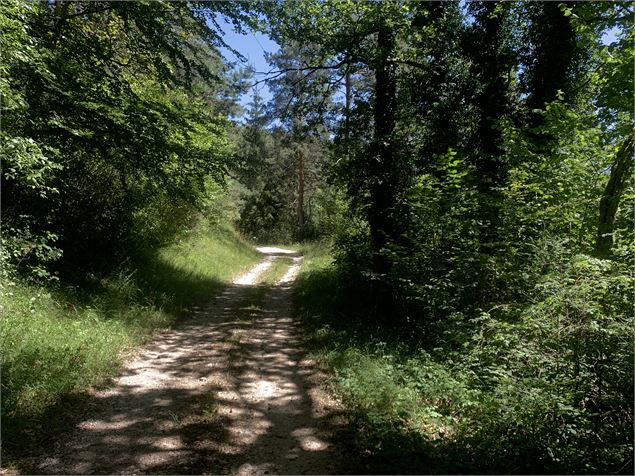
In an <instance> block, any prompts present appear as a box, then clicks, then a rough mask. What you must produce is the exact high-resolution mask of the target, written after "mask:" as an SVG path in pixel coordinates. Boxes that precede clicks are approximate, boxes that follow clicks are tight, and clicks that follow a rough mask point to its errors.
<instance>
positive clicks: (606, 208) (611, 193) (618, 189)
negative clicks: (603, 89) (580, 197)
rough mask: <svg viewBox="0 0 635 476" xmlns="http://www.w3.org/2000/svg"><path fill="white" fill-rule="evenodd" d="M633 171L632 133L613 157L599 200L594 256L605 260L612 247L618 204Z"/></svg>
mask: <svg viewBox="0 0 635 476" xmlns="http://www.w3.org/2000/svg"><path fill="white" fill-rule="evenodd" d="M632 170H633V132H631V134H630V135H629V137H627V138H626V140H625V141H624V142H623V143H622V146H621V147H620V148H619V150H618V152H617V155H616V156H615V162H614V163H613V165H612V166H611V174H610V176H609V181H608V183H607V184H606V187H605V189H604V193H603V194H602V198H601V199H600V217H599V220H598V230H597V238H596V242H595V254H596V256H598V257H600V258H607V257H609V256H610V254H611V248H612V247H613V241H614V239H613V233H614V227H615V216H616V214H617V208H618V206H619V203H620V197H621V196H622V193H623V192H624V189H625V188H626V185H627V181H628V180H629V178H631V172H632Z"/></svg>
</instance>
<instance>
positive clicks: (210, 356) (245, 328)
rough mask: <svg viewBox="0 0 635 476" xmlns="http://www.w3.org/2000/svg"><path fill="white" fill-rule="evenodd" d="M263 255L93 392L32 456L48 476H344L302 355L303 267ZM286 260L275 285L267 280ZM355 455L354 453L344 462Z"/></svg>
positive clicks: (334, 423)
mask: <svg viewBox="0 0 635 476" xmlns="http://www.w3.org/2000/svg"><path fill="white" fill-rule="evenodd" d="M259 251H261V252H262V253H263V254H264V255H265V256H264V259H263V261H262V262H261V263H260V264H258V265H257V266H256V267H254V268H253V269H252V270H251V271H249V272H248V273H246V274H245V275H243V276H240V277H239V278H238V279H236V280H235V281H234V283H233V284H231V285H229V286H227V288H226V289H225V290H224V292H223V293H222V294H221V295H219V296H218V297H216V298H215V299H214V301H213V302H212V303H210V304H209V305H208V306H206V307H204V308H197V309H195V311H194V312H193V313H192V314H191V316H190V317H189V318H188V319H186V320H184V321H182V322H181V324H180V325H178V326H176V327H175V328H174V329H172V330H170V331H169V332H165V333H163V334H160V335H158V336H157V337H156V338H155V339H153V341H151V342H150V343H149V344H148V345H147V346H145V347H144V348H143V349H142V350H141V351H140V352H139V354H138V355H137V356H136V357H135V358H134V359H133V360H132V361H130V362H129V363H128V364H127V365H126V366H125V369H124V371H123V373H122V374H121V375H120V376H119V377H118V378H117V379H116V380H115V382H114V385H113V386H111V387H110V388H108V389H106V390H99V391H97V390H96V391H94V395H93V397H94V402H93V403H92V404H91V406H92V410H91V413H90V416H89V418H87V419H85V420H84V421H82V422H81V423H80V424H78V425H77V426H76V428H75V430H74V431H73V433H72V434H71V435H67V436H66V437H62V438H60V441H58V442H57V443H56V449H55V451H54V452H53V453H52V454H48V455H46V456H45V457H44V456H43V457H40V458H34V459H33V460H32V461H31V462H30V463H31V464H29V466H30V469H29V471H30V472H34V473H39V474H42V473H45V474H91V473H102V474H104V473H106V474H117V473H126V474H139V473H154V474H156V473H169V474H201V473H211V474H219V473H223V474H228V473H229V474H238V475H243V474H245V475H246V474H266V473H273V474H306V473H319V474H333V473H341V472H345V469H344V465H343V463H344V461H345V456H344V450H343V449H342V448H341V445H340V444H337V445H336V444H334V441H335V439H339V440H342V439H343V437H342V435H341V434H340V432H342V431H345V427H346V425H345V420H344V418H343V416H342V414H341V409H340V408H339V407H338V404H337V403H336V402H335V401H334V400H333V399H332V398H330V397H329V395H328V394H327V392H325V390H324V388H323V387H322V385H323V381H324V376H323V375H321V374H320V371H319V370H318V369H317V367H316V364H315V362H313V361H311V360H310V359H308V358H307V357H306V356H305V352H304V350H303V341H302V335H301V332H300V330H299V328H298V324H297V323H296V322H295V320H294V319H293V317H292V315H291V284H292V282H293V280H294V279H295V276H296V274H297V272H298V270H299V267H300V262H301V260H302V257H301V256H299V255H298V254H296V253H294V252H291V251H289V250H283V249H277V248H259ZM281 256H291V257H292V259H293V263H292V264H291V265H290V267H289V268H288V270H287V271H286V274H284V276H283V277H282V278H281V279H280V280H279V281H278V282H277V283H276V284H275V285H273V286H269V287H267V286H262V285H258V284H257V283H258V278H259V276H261V275H262V273H263V272H264V271H265V270H266V269H267V268H268V267H270V266H271V265H272V263H273V262H274V261H275V260H276V259H278V258H279V257H281ZM347 457H348V455H347Z"/></svg>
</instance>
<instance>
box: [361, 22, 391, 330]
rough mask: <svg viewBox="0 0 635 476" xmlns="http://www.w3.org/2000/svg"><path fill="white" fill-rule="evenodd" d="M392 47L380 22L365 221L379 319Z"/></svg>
mask: <svg viewBox="0 0 635 476" xmlns="http://www.w3.org/2000/svg"><path fill="white" fill-rule="evenodd" d="M394 48H395V34H394V32H393V31H392V30H391V28H390V27H388V26H387V25H385V24H382V25H380V28H379V33H378V38H377V61H376V65H375V104H374V122H375V137H374V144H373V145H374V150H373V154H372V155H371V157H370V159H371V163H370V166H369V170H370V172H371V174H370V175H371V177H370V181H371V183H370V208H369V215H368V222H369V227H370V236H371V242H372V248H373V263H372V265H373V271H374V273H376V274H377V275H379V276H378V277H379V280H378V281H376V284H375V292H374V295H375V299H376V306H375V312H376V313H377V314H378V315H379V317H380V318H382V319H389V318H390V317H391V315H392V313H393V302H392V301H393V297H392V287H391V286H390V284H389V277H390V272H391V268H392V261H391V260H390V259H389V257H388V255H387V254H386V247H387V245H388V244H389V243H390V242H391V241H392V240H393V239H394V238H395V237H396V235H397V232H396V231H397V226H396V224H397V223H396V220H395V218H396V217H395V205H396V190H397V188H398V184H396V183H395V181H396V179H398V177H397V175H396V164H395V150H394V149H395V147H394V131H395V122H396V116H395V108H396V78H395V66H394V64H393V63H392V62H391V60H390V57H391V54H392V52H393V51H394Z"/></svg>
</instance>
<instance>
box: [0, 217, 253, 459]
mask: <svg viewBox="0 0 635 476" xmlns="http://www.w3.org/2000/svg"><path fill="white" fill-rule="evenodd" d="M259 259H260V256H259V254H258V253H257V252H255V251H254V250H253V248H252V247H251V246H250V245H249V244H248V243H246V242H245V241H243V240H242V239H241V238H240V237H239V236H238V235H237V234H236V233H235V232H234V231H233V230H230V229H228V228H216V229H212V230H210V229H207V228H205V227H201V228H199V229H197V230H194V231H192V232H190V233H188V234H187V235H185V236H184V237H183V238H182V239H181V240H180V241H179V242H178V243H174V244H173V245H171V246H168V247H165V248H163V249H161V250H159V251H158V252H157V253H155V254H153V255H151V256H146V257H144V258H143V259H141V260H139V262H138V263H137V265H136V267H135V268H134V269H131V266H130V264H129V265H128V267H126V268H121V269H120V270H119V272H117V273H115V274H114V275H112V276H109V277H107V278H103V279H100V280H93V282H92V283H87V285H86V286H83V287H82V288H79V287H72V288H71V287H67V286H64V285H62V284H57V285H50V286H43V285H34V284H26V283H24V282H20V281H18V280H13V281H10V280H5V282H3V283H2V287H1V288H0V306H1V307H0V310H1V316H2V327H1V329H0V346H1V348H2V357H1V359H2V360H1V363H2V416H3V419H2V430H3V433H4V435H3V437H4V438H3V447H4V448H3V449H4V450H5V454H4V456H5V460H7V459H8V460H9V461H11V459H12V456H14V455H16V454H18V453H23V451H24V448H25V446H28V441H30V440H33V439H36V440H37V439H42V438H45V436H46V434H50V433H51V431H52V426H51V419H52V418H53V420H59V421H62V420H64V418H63V414H66V413H69V412H70V413H74V411H75V410H77V411H79V409H75V410H72V409H71V408H70V406H71V404H73V405H74V404H78V402H80V401H81V400H82V398H81V395H82V394H83V392H85V391H86V390H87V389H88V388H89V387H90V386H93V385H99V384H101V383H104V382H105V381H106V380H107V378H108V377H110V376H113V375H115V374H116V373H117V371H118V369H119V368H120V367H119V366H120V364H121V362H122V360H123V358H124V356H125V355H126V351H128V350H130V349H131V348H133V347H134V346H137V345H139V344H141V343H142V342H144V341H145V340H147V339H148V337H149V336H151V335H152V333H153V332H155V331H156V330H158V329H163V328H166V327H169V326H170V325H171V324H173V323H174V322H175V321H176V320H177V319H178V318H179V316H181V315H182V314H183V313H185V312H187V310H188V309H189V307H190V306H192V305H194V304H198V303H201V302H204V301H205V300H207V299H210V297H211V296H212V295H214V293H216V292H218V291H219V289H220V288H222V286H223V284H224V283H226V282H227V281H229V280H230V279H231V278H232V277H233V276H235V275H236V274H238V273H240V272H242V271H244V270H245V269H246V268H248V267H249V266H251V265H253V264H254V263H255V262H257V261H258V260H259ZM79 407H81V405H79Z"/></svg>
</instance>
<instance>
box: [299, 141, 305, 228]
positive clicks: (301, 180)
mask: <svg viewBox="0 0 635 476" xmlns="http://www.w3.org/2000/svg"><path fill="white" fill-rule="evenodd" d="M298 237H299V239H300V240H302V239H303V238H304V149H303V148H302V146H301V145H300V148H299V149H298Z"/></svg>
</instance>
